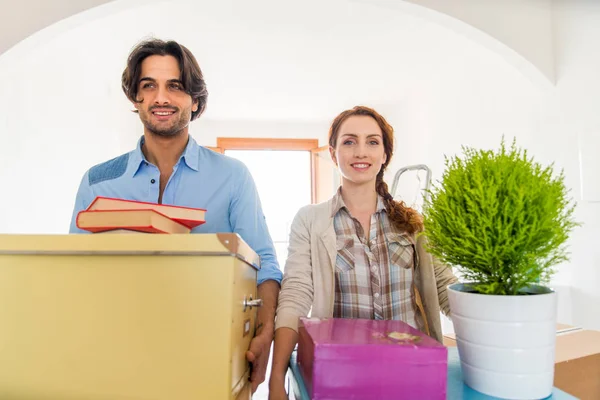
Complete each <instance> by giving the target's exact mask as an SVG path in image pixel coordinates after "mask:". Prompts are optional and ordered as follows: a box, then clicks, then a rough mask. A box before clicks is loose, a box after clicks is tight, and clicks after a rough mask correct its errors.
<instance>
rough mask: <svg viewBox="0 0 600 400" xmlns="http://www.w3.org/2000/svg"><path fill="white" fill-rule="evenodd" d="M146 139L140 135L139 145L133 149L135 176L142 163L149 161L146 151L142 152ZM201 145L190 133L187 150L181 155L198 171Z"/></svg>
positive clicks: (132, 158)
mask: <svg viewBox="0 0 600 400" xmlns="http://www.w3.org/2000/svg"><path fill="white" fill-rule="evenodd" d="M144 141H145V137H144V136H143V135H142V137H140V139H139V140H138V143H137V147H136V148H135V150H134V151H133V154H132V157H131V163H132V165H133V175H134V176H135V174H137V172H138V171H139V169H140V166H141V165H142V163H148V160H146V157H145V156H144V153H143V152H142V146H143V144H144ZM199 147H200V146H198V143H196V141H195V140H194V138H192V136H191V135H189V136H188V143H187V145H186V146H185V150H184V151H183V154H182V155H181V157H180V160H181V159H183V161H184V162H185V164H186V165H187V166H188V167H189V168H191V169H193V170H194V171H198V151H199Z"/></svg>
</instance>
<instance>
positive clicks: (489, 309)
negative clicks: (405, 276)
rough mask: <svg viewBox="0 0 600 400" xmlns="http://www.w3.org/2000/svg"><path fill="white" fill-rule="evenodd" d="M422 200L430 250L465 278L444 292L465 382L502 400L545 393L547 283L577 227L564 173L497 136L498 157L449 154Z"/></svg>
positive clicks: (550, 331) (552, 316)
mask: <svg viewBox="0 0 600 400" xmlns="http://www.w3.org/2000/svg"><path fill="white" fill-rule="evenodd" d="M428 194H429V198H428V200H427V201H426V206H425V208H424V212H423V214H424V225H425V230H424V233H423V234H424V235H425V236H426V237H427V239H428V248H429V251H430V253H431V254H433V255H434V256H436V257H437V258H438V259H439V260H440V261H442V262H444V263H446V264H447V265H449V266H454V267H456V269H457V270H458V272H459V274H460V275H461V276H462V279H461V280H462V281H463V282H465V283H462V284H454V285H451V286H449V287H448V297H449V301H450V309H451V318H452V323H453V325H454V330H455V333H456V340H457V345H458V351H459V355H460V359H461V367H462V370H463V376H464V380H465V383H466V384H467V385H469V386H470V387H472V388H473V389H475V390H477V391H479V392H482V393H485V394H488V395H491V396H496V397H502V398H509V399H540V398H545V397H548V396H550V394H551V392H552V387H553V378H554V346H555V338H556V301H557V299H556V293H555V292H554V291H553V290H552V289H551V288H549V287H547V286H545V285H547V284H548V282H549V279H550V277H551V275H552V274H553V272H554V271H553V267H555V266H556V265H557V264H559V263H560V262H563V261H566V260H567V259H568V253H567V251H566V246H565V242H566V241H567V239H568V237H569V233H570V232H571V231H572V230H573V228H574V227H575V226H577V225H578V224H577V223H576V222H575V221H574V220H573V212H574V203H573V202H572V200H571V199H570V198H569V197H568V190H567V189H566V187H565V184H564V175H563V173H562V172H561V173H560V174H555V173H554V171H553V165H550V166H548V167H543V166H541V165H540V164H538V163H537V162H534V160H533V158H531V157H529V156H528V155H527V151H524V150H522V149H520V148H517V146H516V142H515V141H513V143H512V146H511V148H507V147H506V146H505V143H504V139H503V140H502V143H501V147H500V149H499V151H496V152H494V151H491V150H476V149H473V148H468V147H463V156H462V157H459V156H454V157H452V158H446V169H445V171H444V173H443V176H442V179H441V180H440V181H439V182H438V183H437V184H434V185H432V189H431V190H429V193H428Z"/></svg>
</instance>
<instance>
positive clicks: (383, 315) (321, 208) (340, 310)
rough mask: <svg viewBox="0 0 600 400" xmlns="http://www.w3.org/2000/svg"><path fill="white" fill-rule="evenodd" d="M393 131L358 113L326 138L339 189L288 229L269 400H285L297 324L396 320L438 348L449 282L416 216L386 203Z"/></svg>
mask: <svg viewBox="0 0 600 400" xmlns="http://www.w3.org/2000/svg"><path fill="white" fill-rule="evenodd" d="M393 143H394V131H393V128H392V127H391V126H390V125H389V124H388V123H387V121H386V120H385V119H384V118H383V117H382V116H381V115H379V114H378V113H377V112H376V111H375V110H373V109H370V108H367V107H362V106H357V107H354V108H353V109H351V110H346V111H344V112H342V113H341V114H340V115H338V116H337V117H336V118H335V120H334V121H333V124H332V125H331V128H330V130H329V146H330V152H331V157H332V159H333V161H334V162H335V164H336V166H337V168H338V169H339V171H340V173H341V176H342V185H341V187H340V188H339V190H338V192H337V193H336V195H335V196H333V198H332V199H330V200H329V201H328V202H325V203H321V204H317V205H310V206H306V207H304V208H302V209H301V210H300V211H299V212H298V214H297V215H296V217H295V218H294V221H293V223H292V227H291V234H290V244H289V255H288V259H287V261H286V265H285V275H284V279H283V282H282V287H281V292H280V295H279V304H278V307H277V319H276V331H275V345H274V352H273V366H272V370H271V378H270V382H269V389H270V390H269V392H270V393H269V398H270V399H271V400H279V399H287V396H286V394H285V389H284V380H285V374H286V371H287V367H288V362H289V358H290V355H291V354H292V351H293V349H294V347H295V345H296V343H297V341H298V319H299V317H305V316H307V315H308V313H309V311H310V310H311V309H312V312H311V316H312V317H317V318H325V317H335V318H368V319H399V320H403V321H404V322H406V323H408V324H410V325H412V326H413V327H415V328H417V329H420V330H421V331H423V332H425V333H426V334H428V335H430V336H432V337H433V338H435V339H437V340H438V341H440V342H441V341H442V333H441V323H440V310H441V311H442V312H444V313H445V314H448V313H449V307H448V299H447V294H446V287H447V286H448V285H449V284H451V283H454V282H456V277H455V276H454V275H453V274H452V271H451V269H450V268H447V267H445V266H444V265H441V264H439V263H437V262H436V261H435V260H434V259H433V258H432V257H431V255H429V254H428V253H427V252H426V251H425V249H424V240H425V238H424V237H422V236H419V237H418V236H417V233H418V232H419V231H421V230H422V229H423V223H422V220H421V217H420V215H419V214H418V213H417V212H416V211H415V210H413V209H411V208H408V207H406V206H405V205H404V203H401V202H397V201H394V200H393V198H392V196H391V195H390V193H389V192H388V187H387V184H386V183H385V182H384V181H383V174H384V171H385V168H386V167H387V166H388V164H389V162H390V160H391V158H392V154H393Z"/></svg>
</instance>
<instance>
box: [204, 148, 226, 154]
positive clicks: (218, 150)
mask: <svg viewBox="0 0 600 400" xmlns="http://www.w3.org/2000/svg"><path fill="white" fill-rule="evenodd" d="M204 147H206V148H207V149H209V150H212V151H214V152H215V153H221V154H223V149H222V148H220V147H213V146H204Z"/></svg>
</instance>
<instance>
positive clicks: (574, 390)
mask: <svg viewBox="0 0 600 400" xmlns="http://www.w3.org/2000/svg"><path fill="white" fill-rule="evenodd" d="M444 345H445V346H449V347H450V346H456V336H455V335H454V334H453V333H448V334H445V335H444ZM555 360H556V361H555V364H554V386H555V387H557V388H558V389H560V390H563V391H565V392H567V393H569V394H570V395H573V396H575V397H578V398H580V399H581V400H588V399H589V400H598V399H600V331H591V330H585V329H581V328H578V327H575V326H571V325H566V324H557V327H556V354H555Z"/></svg>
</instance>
